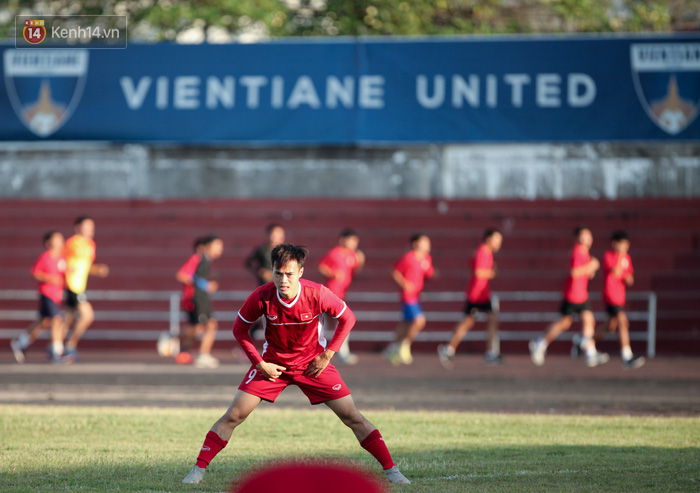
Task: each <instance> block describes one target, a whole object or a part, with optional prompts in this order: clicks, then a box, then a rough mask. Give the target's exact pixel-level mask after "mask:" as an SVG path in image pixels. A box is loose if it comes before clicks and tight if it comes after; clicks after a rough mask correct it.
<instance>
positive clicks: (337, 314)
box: [319, 286, 355, 352]
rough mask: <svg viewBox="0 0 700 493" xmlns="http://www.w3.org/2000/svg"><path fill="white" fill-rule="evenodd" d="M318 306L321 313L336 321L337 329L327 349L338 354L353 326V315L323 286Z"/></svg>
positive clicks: (342, 302) (341, 301)
mask: <svg viewBox="0 0 700 493" xmlns="http://www.w3.org/2000/svg"><path fill="white" fill-rule="evenodd" d="M319 305H320V309H321V313H327V314H328V315H330V316H331V317H333V318H335V319H336V320H338V327H337V328H336V329H335V333H334V334H333V339H331V341H330V342H329V343H328V349H330V350H331V351H335V352H338V351H340V346H342V345H343V342H344V341H345V339H346V338H347V336H348V334H349V333H350V331H351V330H352V328H353V326H354V325H355V314H354V313H352V310H350V308H348V306H347V305H346V304H345V302H344V301H343V300H341V299H340V298H338V297H337V296H336V295H335V294H334V293H333V291H331V290H330V289H328V288H327V287H325V286H322V287H321V293H320V295H319Z"/></svg>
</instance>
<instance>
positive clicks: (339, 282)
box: [320, 245, 357, 300]
mask: <svg viewBox="0 0 700 493" xmlns="http://www.w3.org/2000/svg"><path fill="white" fill-rule="evenodd" d="M320 265H325V266H326V267H328V268H329V269H330V270H331V271H332V272H333V273H334V274H335V276H336V277H335V278H328V280H327V281H326V286H327V287H328V289H330V290H331V291H333V292H334V293H335V294H336V295H337V296H338V298H340V299H341V300H342V299H345V292H346V291H347V290H348V288H349V287H350V283H351V282H352V277H353V275H354V274H355V269H356V268H357V252H355V250H351V249H350V248H343V247H342V246H340V245H338V246H336V247H335V248H333V249H332V250H331V251H330V252H328V253H327V254H326V256H325V257H323V258H322V259H321V262H320Z"/></svg>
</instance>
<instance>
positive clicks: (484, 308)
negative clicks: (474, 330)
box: [464, 300, 493, 315]
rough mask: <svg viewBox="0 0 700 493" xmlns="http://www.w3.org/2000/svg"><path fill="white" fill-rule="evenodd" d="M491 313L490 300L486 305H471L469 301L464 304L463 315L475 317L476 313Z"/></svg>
mask: <svg viewBox="0 0 700 493" xmlns="http://www.w3.org/2000/svg"><path fill="white" fill-rule="evenodd" d="M492 311H493V307H492V306H491V300H488V301H487V302H486V303H472V302H471V301H467V302H466V303H465V304H464V313H465V315H476V314H477V313H478V312H484V313H491V312H492Z"/></svg>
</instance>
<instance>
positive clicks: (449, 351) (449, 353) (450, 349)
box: [445, 346, 455, 356]
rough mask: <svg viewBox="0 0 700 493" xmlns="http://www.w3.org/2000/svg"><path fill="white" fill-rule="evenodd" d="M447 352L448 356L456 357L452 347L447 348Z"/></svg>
mask: <svg viewBox="0 0 700 493" xmlns="http://www.w3.org/2000/svg"><path fill="white" fill-rule="evenodd" d="M445 352H446V353H447V355H448V356H454V355H455V350H454V349H453V348H452V346H445Z"/></svg>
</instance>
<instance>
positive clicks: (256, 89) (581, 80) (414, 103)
mask: <svg viewBox="0 0 700 493" xmlns="http://www.w3.org/2000/svg"><path fill="white" fill-rule="evenodd" d="M0 50H1V51H2V56H1V57H0V63H2V72H3V78H2V80H1V82H0V115H2V118H0V140H19V141H28V140H29V141H31V140H106V141H119V142H124V141H133V142H178V143H190V144H201V143H231V144H240V145H251V144H253V145H297V144H299V145H307V144H312V145H354V144H373V143H377V144H380V143H416V144H419V143H450V142H580V141H648V140H654V141H669V140H678V141H693V140H698V139H700V121H698V120H699V119H698V118H697V117H698V111H699V110H700V37H699V36H693V35H682V36H681V35H679V36H636V37H635V36H627V37H620V36H577V37H564V36H561V37H529V36H527V37H525V36H522V37H521V36H518V37H515V36H514V37H494V38H477V39H463V38H458V39H454V38H436V39H421V40H389V41H386V40H377V41H375V40H370V39H361V40H341V41H331V42H328V41H325V40H323V41H300V40H296V41H291V42H288V41H284V42H268V43H259V44H233V45H174V44H153V45H139V44H133V43H130V44H129V46H128V48H126V49H123V50H87V49H73V48H71V49H52V50H41V49H31V50H27V49H25V50H17V49H14V47H10V46H6V47H0Z"/></svg>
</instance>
